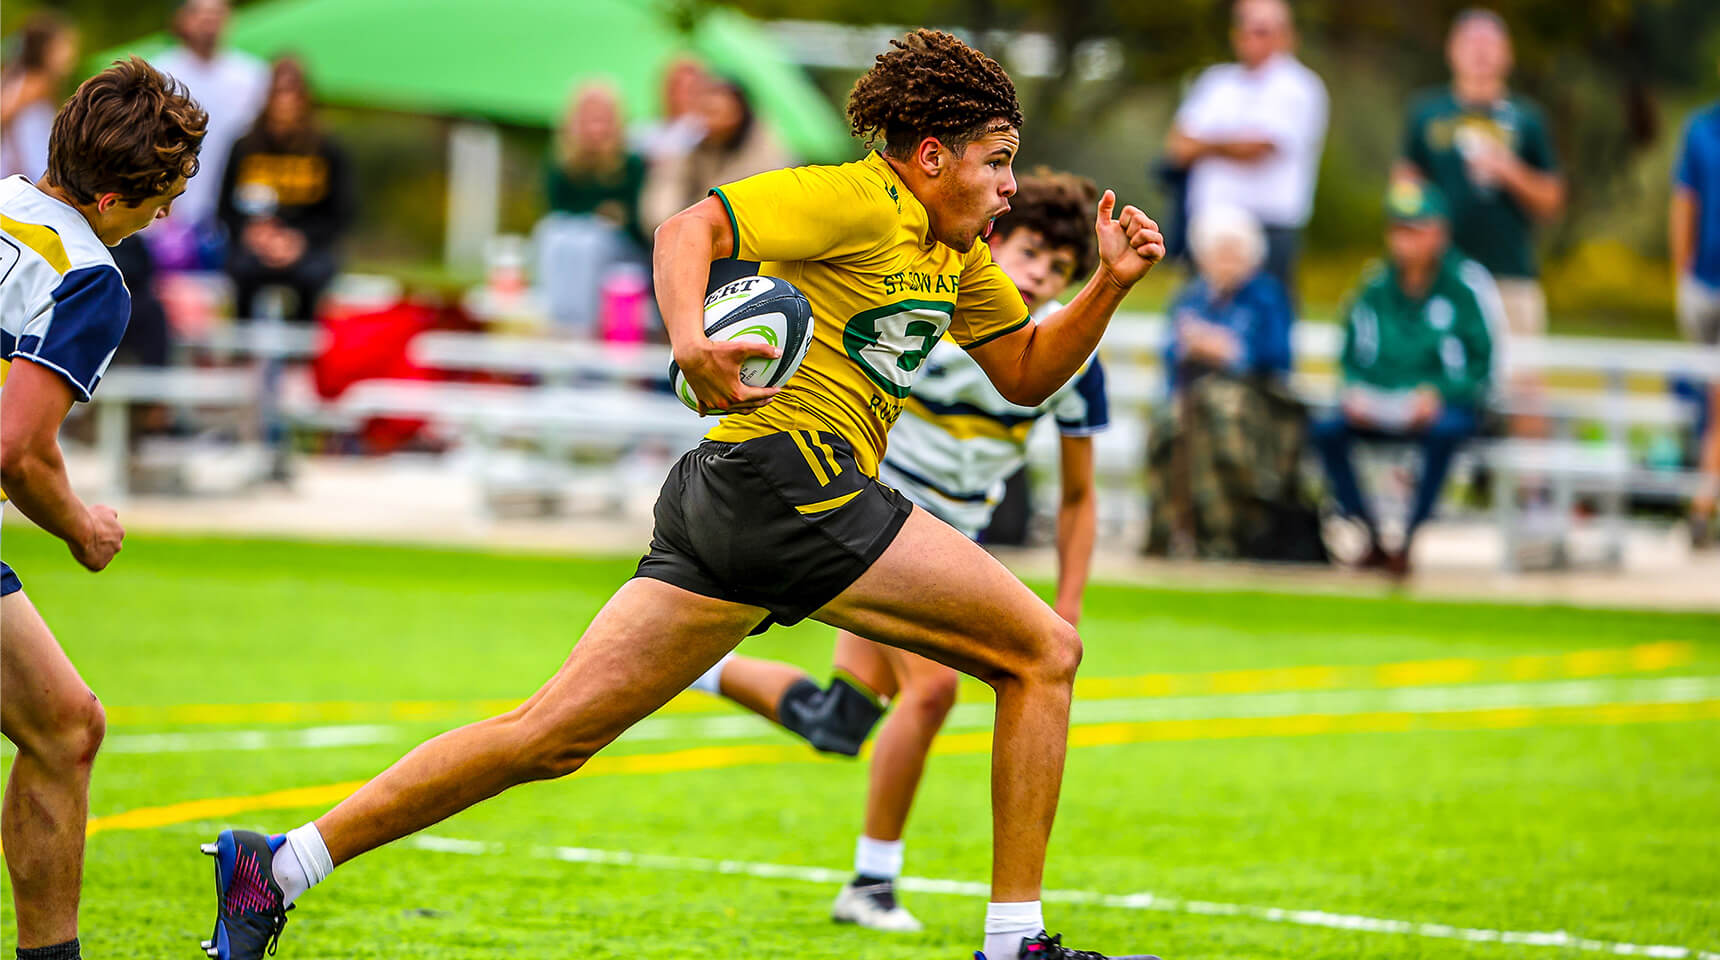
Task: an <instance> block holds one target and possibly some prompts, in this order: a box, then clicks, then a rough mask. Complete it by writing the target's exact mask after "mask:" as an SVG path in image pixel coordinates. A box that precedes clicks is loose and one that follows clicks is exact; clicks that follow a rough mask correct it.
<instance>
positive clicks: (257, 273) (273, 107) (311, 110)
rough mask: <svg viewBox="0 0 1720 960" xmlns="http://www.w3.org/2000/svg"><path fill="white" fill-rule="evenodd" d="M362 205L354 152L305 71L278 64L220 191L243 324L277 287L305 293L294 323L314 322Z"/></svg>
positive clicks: (299, 299)
mask: <svg viewBox="0 0 1720 960" xmlns="http://www.w3.org/2000/svg"><path fill="white" fill-rule="evenodd" d="M355 203H356V193H355V191H354V189H353V183H352V171H351V168H350V167H349V166H348V163H347V159H346V152H345V151H344V150H342V149H341V146H340V144H339V143H337V142H336V141H335V140H334V139H333V138H332V137H330V136H328V135H327V134H326V133H324V132H323V130H322V128H321V126H320V125H319V124H318V122H317V118H316V109H315V105H314V104H313V102H312V100H311V91H310V84H309V81H308V80H307V78H306V76H305V71H304V67H303V66H301V65H300V64H299V62H298V61H296V60H292V59H281V60H278V61H276V62H275V64H274V67H273V68H272V70H271V71H270V78H269V87H268V96H267V98H266V100H265V103H264V107H263V112H262V113H261V114H259V115H258V117H257V121H256V123H255V124H254V125H253V126H252V127H251V130H250V132H248V133H246V134H245V135H244V136H243V137H240V138H239V140H238V142H237V143H235V144H234V145H233V151H232V154H231V156H230V157H229V159H228V162H227V166H226V170H225V176H224V178H223V181H222V184H221V189H220V193H219V206H218V209H219V213H220V217H221V222H222V224H223V225H224V226H225V227H226V229H227V236H228V253H227V273H228V275H229V276H231V277H232V278H233V286H234V309H235V310H236V311H237V313H238V315H239V318H240V319H241V320H251V319H253V318H255V316H256V296H257V292H258V290H260V289H261V288H263V287H264V286H271V285H273V286H283V287H287V288H290V289H292V290H293V291H294V292H295V293H296V294H297V303H296V308H295V310H294V311H293V313H292V314H291V316H292V318H293V319H297V320H302V321H309V320H310V319H311V318H312V316H313V315H314V311H315V308H316V302H317V298H318V297H320V296H321V295H322V292H323V291H324V290H325V289H326V288H327V287H328V285H329V283H330V282H331V281H332V280H333V279H334V275H335V273H336V272H337V271H338V269H339V266H340V259H339V252H338V246H339V242H340V239H341V237H342V236H343V235H345V233H346V231H347V229H348V228H349V227H350V226H351V225H352V220H353V214H354V212H355Z"/></svg>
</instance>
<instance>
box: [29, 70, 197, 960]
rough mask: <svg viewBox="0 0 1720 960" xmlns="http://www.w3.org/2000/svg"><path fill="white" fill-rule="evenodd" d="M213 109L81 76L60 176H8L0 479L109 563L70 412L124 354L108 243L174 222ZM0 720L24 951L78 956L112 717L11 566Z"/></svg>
mask: <svg viewBox="0 0 1720 960" xmlns="http://www.w3.org/2000/svg"><path fill="white" fill-rule="evenodd" d="M205 122H206V121H205V117H204V115H203V111H202V110H201V109H199V108H198V107H197V104H196V103H194V102H193V101H192V100H191V99H190V97H189V96H188V95H186V93H185V91H184V88H183V87H180V86H178V85H176V84H174V83H173V81H171V80H170V79H168V78H167V77H164V76H163V75H161V74H160V73H157V72H156V71H155V70H153V69H152V68H150V66H149V65H148V64H147V63H144V62H143V61H142V60H138V59H132V60H130V61H125V62H120V63H116V64H115V65H114V66H112V67H110V68H108V69H107V70H105V71H103V72H102V73H100V74H97V75H96V76H94V77H91V78H90V79H89V80H86V81H84V83H83V85H82V86H80V87H78V91H77V93H75V94H73V95H72V98H71V99H70V100H68V101H66V104H65V106H63V107H62V108H61V109H60V113H59V115H58V116H57V117H55V119H54V128H53V133H52V135H51V137H50V139H49V147H48V172H47V174H46V175H44V176H43V178H42V179H41V180H40V181H39V182H37V183H31V182H30V181H29V180H28V179H26V178H24V177H9V178H7V179H5V180H0V382H3V383H4V387H3V389H0V399H3V402H0V488H3V490H4V498H5V500H6V501H8V504H9V505H11V506H16V507H17V508H18V510H19V511H20V512H21V513H23V514H24V515H25V516H27V517H29V518H30V519H31V520H32V521H34V522H35V523H36V524H37V525H38V526H40V527H41V528H42V529H44V530H46V531H48V532H49V533H52V534H54V535H55V536H57V537H59V538H60V539H62V540H64V541H65V542H66V546H67V547H68V548H69V549H70V550H71V553H72V556H73V557H74V558H75V559H76V560H77V561H78V562H79V563H80V564H83V565H84V566H85V567H87V568H89V569H90V570H101V569H102V568H104V567H106V566H107V565H108V563H109V562H110V561H111V560H112V559H113V557H114V554H116V553H118V552H119V549H120V545H121V543H122V542H123V540H124V537H125V531H124V530H123V529H122V528H121V527H120V524H119V518H118V516H117V515H116V514H115V513H114V511H113V509H112V508H111V507H105V506H100V505H96V506H89V505H86V504H85V503H84V502H83V501H82V500H80V499H78V496H77V494H75V493H73V492H72V488H71V484H70V482H69V481H68V480H67V477H66V467H65V462H64V460H63V459H62V458H61V456H60V445H59V439H58V436H59V429H60V422H61V421H62V420H64V419H65V417H66V413H67V412H68V411H69V410H70V409H71V407H72V404H73V403H76V402H80V401H87V400H89V399H90V394H91V393H92V392H94V390H95V389H96V387H97V385H98V384H99V383H100V382H101V378H102V374H103V373H104V372H105V371H106V370H107V366H108V363H109V361H111V360H112V359H113V354H114V350H115V349H116V348H118V346H119V341H120V337H121V336H123V335H124V333H125V326H126V322H127V321H128V320H129V319H130V318H131V295H130V293H129V292H128V291H127V290H126V288H125V283H124V281H122V280H121V279H120V274H119V270H118V269H116V268H115V267H114V262H113V257H112V256H111V255H109V253H108V250H107V248H108V247H110V246H112V245H114V244H117V243H119V242H120V241H121V240H123V239H125V238H126V237H128V236H130V235H131V234H133V233H136V232H137V231H138V230H140V229H142V228H143V227H145V226H147V225H148V224H149V223H150V221H152V220H155V219H157V218H158V217H162V216H165V215H166V214H167V212H168V208H169V207H170V206H171V205H172V203H173V199H174V198H175V197H177V196H178V195H179V194H180V193H182V192H184V190H185V182H186V180H187V179H188V178H189V177H191V176H193V175H194V174H195V173H196V172H197V150H198V148H199V147H200V146H201V145H202V141H203V128H204V123H205ZM0 619H3V623H4V627H3V629H4V632H5V643H4V644H0V729H3V732H4V733H5V736H6V739H8V740H10V741H12V743H13V745H15V746H16V747H17V748H18V756H17V760H16V761H15V762H14V764H13V767H12V777H11V779H10V781H8V783H7V785H6V796H5V818H4V836H3V837H0V842H3V844H4V846H5V849H6V867H7V870H8V871H9V872H10V874H11V879H12V899H13V904H14V906H15V907H16V908H17V917H18V922H17V934H18V957H19V958H20V960H76V958H77V957H78V956H79V953H78V939H77V936H78V893H79V889H80V887H81V885H82V877H83V861H84V826H85V821H86V819H87V817H88V813H89V783H90V766H91V764H92V763H93V762H94V760H95V754H96V750H97V748H98V747H99V746H100V745H101V739H102V734H103V731H104V729H105V726H106V721H105V719H104V717H103V714H102V708H101V704H100V702H99V701H97V699H96V696H95V694H94V693H92V692H90V689H89V687H88V686H86V685H85V684H84V682H83V679H82V678H81V677H79V676H78V671H77V668H75V667H73V666H72V662H71V661H70V660H69V659H67V658H66V654H65V651H63V650H61V649H60V645H59V642H58V641H56V640H55V639H54V635H53V633H52V632H50V631H49V629H48V626H47V624H45V623H44V622H43V621H42V617H41V615H40V614H38V613H37V612H36V608H35V606H34V605H33V604H32V603H31V602H30V599H29V598H28V597H27V596H25V594H24V591H23V586H22V584H21V583H20V582H19V580H18V576H17V574H15V573H14V572H13V570H12V568H11V566H10V565H7V564H6V563H5V562H4V560H0Z"/></svg>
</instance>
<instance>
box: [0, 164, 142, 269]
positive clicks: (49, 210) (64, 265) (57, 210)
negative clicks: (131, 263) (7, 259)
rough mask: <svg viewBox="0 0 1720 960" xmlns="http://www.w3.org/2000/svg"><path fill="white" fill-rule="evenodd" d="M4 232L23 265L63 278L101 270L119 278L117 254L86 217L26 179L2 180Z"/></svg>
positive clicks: (0, 222) (1, 223) (0, 217)
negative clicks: (115, 262)
mask: <svg viewBox="0 0 1720 960" xmlns="http://www.w3.org/2000/svg"><path fill="white" fill-rule="evenodd" d="M0 232H3V233H5V235H6V236H7V238H8V239H9V240H11V242H12V245H13V247H14V248H15V250H16V252H17V253H18V254H19V256H20V261H21V262H29V263H33V264H40V265H42V266H45V267H47V268H49V269H51V270H52V271H53V273H55V274H58V275H62V276H63V275H65V274H68V273H72V272H74V271H79V270H85V269H89V268H101V267H105V268H107V269H108V270H112V271H113V272H114V274H115V276H116V277H117V276H118V270H117V269H116V268H115V267H114V262H113V254H112V253H110V252H109V251H108V248H107V245H106V244H104V243H102V242H101V240H100V238H98V237H97V236H96V233H95V230H93V229H92V228H91V227H90V224H89V221H88V220H85V219H84V216H83V214H81V213H79V212H78V211H77V210H75V209H73V208H72V207H70V206H68V205H66V204H64V203H62V202H60V201H59V200H56V199H54V198H53V197H50V196H48V195H47V194H45V193H43V192H42V191H41V190H39V189H37V188H36V185H35V184H32V183H31V182H30V181H29V180H28V179H26V178H25V177H21V176H18V177H7V178H6V179H5V180H3V181H0Z"/></svg>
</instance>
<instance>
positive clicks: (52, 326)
mask: <svg viewBox="0 0 1720 960" xmlns="http://www.w3.org/2000/svg"><path fill="white" fill-rule="evenodd" d="M130 320H131V293H130V292H129V291H128V290H126V287H125V281H124V280H122V279H121V278H120V274H119V269H118V268H117V267H115V266H114V262H113V255H112V254H110V253H108V248H107V247H106V246H105V245H104V244H103V243H102V242H101V240H100V239H98V238H97V237H96V234H95V231H94V230H93V229H91V228H90V224H89V221H87V220H85V219H84V216H83V214H81V213H79V212H78V211H77V210H75V209H73V208H72V207H70V206H68V205H66V204H64V203H62V202H60V201H59V200H56V199H54V198H53V197H50V196H48V195H47V194H45V193H43V192H42V191H40V190H38V189H36V186H35V185H34V184H32V183H31V182H30V181H29V180H27V179H26V178H24V177H7V178H6V179H4V180H0V361H4V365H5V368H6V369H9V368H10V366H11V362H12V361H13V360H15V359H18V358H20V357H22V358H26V359H29V360H32V361H34V362H36V363H39V364H41V365H42V366H44V367H47V368H48V369H50V370H53V371H54V372H56V373H58V374H59V375H60V376H62V377H64V378H65V380H66V383H67V384H69V385H70V386H71V388H72V395H73V396H74V397H76V398H77V399H78V400H80V401H87V400H89V398H90V394H91V393H92V392H94V390H95V388H96V384H98V383H100V382H101V378H102V374H103V373H105V372H106V371H107V367H108V364H109V363H110V362H111V361H112V360H113V355H114V351H115V350H116V349H118V347H119V341H120V338H121V337H122V336H124V335H125V327H126V324H127V323H128V322H129V321H130ZM3 373H4V371H3V370H0V382H3V381H4V376H3Z"/></svg>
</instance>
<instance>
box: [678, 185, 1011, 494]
mask: <svg viewBox="0 0 1720 960" xmlns="http://www.w3.org/2000/svg"><path fill="white" fill-rule="evenodd" d="M711 192H712V193H714V194H715V195H716V196H717V197H718V198H720V199H721V200H722V202H723V206H725V207H726V208H728V212H729V218H730V221H731V222H732V224H733V226H734V232H735V257H736V258H738V259H741V260H757V261H759V262H760V269H759V272H760V273H762V274H764V275H765V276H770V277H781V278H782V279H784V280H787V281H788V282H789V283H792V284H794V285H795V286H796V287H799V288H800V290H801V292H802V293H804V294H806V298H807V300H809V301H811V303H812V315H813V340H812V345H811V346H810V347H809V348H808V349H807V353H806V360H805V361H804V362H803V363H802V364H801V365H800V369H799V370H798V371H797V372H796V373H795V375H794V376H793V377H791V378H789V381H788V383H786V384H785V385H784V386H783V388H782V392H781V393H779V394H777V396H776V399H774V400H772V401H771V402H770V403H769V404H768V405H766V406H765V407H764V408H763V409H761V410H758V411H757V412H754V413H750V414H745V415H740V416H732V417H727V418H725V419H724V420H723V421H722V422H721V423H719V424H718V425H717V426H716V427H715V428H714V429H712V430H711V432H710V433H708V434H706V437H707V438H708V439H711V440H722V441H729V442H736V441H741V440H750V439H752V438H754V437H762V436H767V435H769V434H773V433H783V432H786V431H790V430H828V431H830V432H832V433H835V434H837V435H839V436H841V437H843V438H844V439H846V440H847V441H848V442H849V444H850V445H851V446H853V448H854V459H855V462H856V463H858V464H859V466H860V469H862V470H864V471H865V472H866V473H867V474H868V475H870V476H876V475H877V472H878V461H879V460H881V459H882V458H883V456H884V446H885V435H886V434H887V433H888V432H889V430H890V427H891V425H892V424H894V423H895V422H896V419H897V418H898V417H899V416H901V413H902V404H903V403H904V402H905V401H906V400H907V397H908V392H909V390H910V389H912V387H913V385H914V381H915V380H916V379H918V377H919V374H920V369H921V367H922V366H924V364H925V362H926V356H927V355H928V354H930V353H931V351H932V348H933V347H935V346H936V345H937V343H938V340H939V338H941V337H943V336H944V334H945V333H946V332H948V334H949V336H950V339H952V340H954V341H955V342H956V343H957V344H959V345H960V346H962V347H964V348H967V349H972V348H973V347H976V346H979V345H980V344H983V343H987V342H989V341H992V340H995V339H997V338H998V337H1001V336H1004V335H1006V334H1010V333H1014V332H1015V331H1017V330H1020V329H1021V328H1022V327H1025V326H1026V325H1027V323H1028V316H1027V305H1026V303H1025V302H1023V300H1022V298H1021V294H1020V292H1019V291H1018V290H1017V289H1016V287H1015V284H1013V283H1011V282H1010V280H1009V277H1008V276H1007V275H1005V274H1004V272H1003V269H1002V268H1001V267H999V266H998V265H997V264H996V263H994V262H992V259H991V248H990V247H988V246H986V245H985V243H983V242H978V243H975V244H974V245H973V248H972V249H971V250H969V251H968V252H967V253H965V254H964V253H960V252H958V251H956V250H955V249H953V248H951V247H948V246H946V245H944V244H942V243H939V242H938V241H937V240H935V239H933V237H932V232H931V223H930V220H929V218H928V217H927V214H926V208H925V207H924V206H922V205H921V204H920V201H919V200H917V199H915V197H914V195H913V193H912V192H910V191H909V190H908V187H907V185H906V184H904V183H903V182H902V180H901V178H900V177H898V176H897V175H896V171H895V170H893V169H892V168H891V167H890V165H889V163H888V162H886V161H885V160H884V158H883V157H882V156H880V155H878V154H876V153H873V154H870V155H868V156H867V157H866V158H865V159H864V160H858V161H855V162H853V163H845V164H842V165H841V166H810V167H795V168H792V169H787V170H773V171H771V172H769V173H761V174H759V175H758V176H755V177H748V178H747V179H745V180H741V181H738V182H736V183H731V184H728V185H726V186H722V187H718V188H717V189H715V190H713V191H711Z"/></svg>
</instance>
